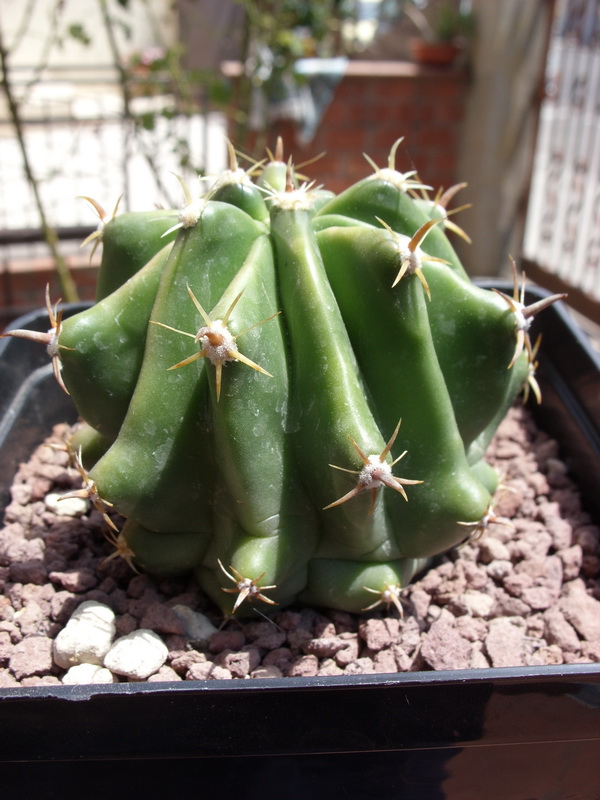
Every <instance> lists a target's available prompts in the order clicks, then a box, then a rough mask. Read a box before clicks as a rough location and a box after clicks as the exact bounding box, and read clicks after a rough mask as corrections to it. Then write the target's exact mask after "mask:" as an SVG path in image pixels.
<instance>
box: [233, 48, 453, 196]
mask: <svg viewBox="0 0 600 800" xmlns="http://www.w3.org/2000/svg"><path fill="white" fill-rule="evenodd" d="M467 89H468V76H467V73H466V71H464V70H461V69H434V68H423V67H417V66H416V65H414V64H410V63H406V62H380V61H351V62H349V64H348V68H347V71H346V74H345V76H344V77H343V78H342V80H341V81H340V83H339V84H338V86H337V88H336V91H335V94H334V97H333V100H332V102H331V104H330V106H329V107H328V109H327V111H326V113H325V115H324V117H323V119H322V122H321V125H320V127H319V130H318V131H317V134H316V136H315V137H314V139H313V140H312V141H311V142H310V143H309V144H308V145H306V146H305V147H302V146H300V145H298V143H297V142H296V141H295V140H294V131H293V127H292V126H291V125H290V124H289V123H277V124H275V125H274V126H273V128H272V129H271V130H270V131H269V135H268V145H269V146H270V147H273V146H274V142H275V140H276V137H277V135H282V136H283V138H284V141H285V143H286V152H287V155H289V154H290V153H291V155H292V156H293V159H294V161H295V162H296V163H299V162H302V161H304V160H305V159H308V158H310V157H311V156H314V155H318V154H319V153H321V152H325V156H324V157H323V158H322V159H320V160H319V162H318V163H317V164H315V165H314V166H309V167H307V168H306V173H307V174H308V175H309V176H310V177H311V178H315V179H316V180H317V181H318V183H322V184H324V185H325V186H326V188H328V189H331V190H333V191H334V192H340V191H341V190H343V189H344V188H346V187H347V186H349V185H350V184H351V183H353V182H354V181H356V180H359V179H360V178H363V177H365V175H367V174H369V173H370V171H371V168H370V167H369V165H368V164H367V162H366V161H365V159H364V157H363V155H362V154H363V153H367V155H369V156H370V157H371V158H372V159H373V160H374V161H375V162H376V163H377V164H378V165H379V166H385V165H386V164H387V158H388V153H389V151H390V147H391V146H392V144H393V143H394V142H395V141H396V139H398V138H399V137H401V136H403V137H404V142H403V143H402V145H401V146H400V148H399V150H398V157H397V159H396V167H397V168H398V169H399V170H400V171H402V172H406V171H408V170H412V169H417V170H418V171H419V174H420V176H421V178H422V180H423V181H424V182H425V183H428V184H429V185H431V186H433V187H435V188H436V189H437V188H438V187H439V186H444V187H445V188H447V187H448V186H451V185H452V184H453V183H457V182H458V181H459V179H460V176H457V174H456V166H457V160H458V149H459V145H460V136H461V126H462V122H463V117H464V106H465V96H466V93H467ZM290 143H292V144H291V145H290ZM242 149H243V147H242ZM287 155H286V157H287Z"/></svg>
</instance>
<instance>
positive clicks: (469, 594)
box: [460, 589, 496, 617]
mask: <svg viewBox="0 0 600 800" xmlns="http://www.w3.org/2000/svg"><path fill="white" fill-rule="evenodd" d="M460 599H461V601H462V603H463V604H464V606H465V608H466V609H467V611H468V612H469V614H471V615H472V616H473V617H487V615H488V614H489V613H490V611H491V610H492V607H493V605H494V603H495V602H496V601H495V599H494V598H493V597H491V596H490V595H489V594H484V592H477V591H475V590H474V589H467V591H466V592H464V593H463V594H462V595H461V598H460Z"/></svg>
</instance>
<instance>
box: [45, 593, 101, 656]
mask: <svg viewBox="0 0 600 800" xmlns="http://www.w3.org/2000/svg"><path fill="white" fill-rule="evenodd" d="M114 638H115V615H114V612H113V611H112V609H111V608H109V607H108V606H107V605H105V604H104V603H98V602H96V601H95V600H86V601H85V602H83V603H82V604H81V605H80V606H79V607H78V608H77V609H75V611H74V612H73V614H72V616H71V618H70V620H69V621H68V622H67V624H66V625H65V627H64V628H63V629H62V631H60V632H59V633H58V636H57V637H56V639H55V640H54V646H53V655H54V661H55V663H56V664H58V666H59V667H63V669H68V668H69V667H72V666H74V665H75V664H96V665H98V666H102V664H103V660H104V656H105V655H106V653H108V651H109V649H110V647H111V645H112V643H113V639H114Z"/></svg>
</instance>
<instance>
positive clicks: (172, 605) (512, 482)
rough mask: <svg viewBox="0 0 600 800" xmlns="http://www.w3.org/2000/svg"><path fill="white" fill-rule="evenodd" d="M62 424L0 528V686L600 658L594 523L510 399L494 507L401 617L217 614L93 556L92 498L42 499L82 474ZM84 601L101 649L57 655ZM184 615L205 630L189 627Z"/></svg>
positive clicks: (172, 584) (97, 526) (98, 543)
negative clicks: (71, 460)
mask: <svg viewBox="0 0 600 800" xmlns="http://www.w3.org/2000/svg"><path fill="white" fill-rule="evenodd" d="M67 430H68V429H67V428H66V426H57V427H56V428H55V429H54V431H53V435H52V437H51V438H50V439H48V440H47V441H46V442H45V443H44V444H43V445H41V446H40V447H38V448H37V450H36V451H35V452H34V453H33V455H32V457H31V459H30V461H29V462H28V463H27V464H22V465H21V466H20V468H19V471H18V472H17V475H16V476H15V479H14V484H13V487H12V502H11V503H10V505H9V506H8V507H7V509H6V514H5V521H4V525H5V527H4V528H3V529H1V530H0V591H1V592H2V594H1V596H0V687H2V688H5V687H16V686H19V685H21V686H39V685H50V684H59V683H62V682H63V681H64V682H70V683H71V682H81V683H85V682H87V683H95V682H108V681H113V682H114V681H127V680H136V681H139V680H141V679H147V680H149V681H178V680H198V679H207V678H212V679H236V678H263V677H296V676H311V675H342V674H345V673H346V674H349V673H350V674H358V673H390V672H398V671H402V672H403V671H409V670H440V669H461V668H477V669H479V668H486V667H490V666H493V667H500V666H522V665H544V664H562V663H580V662H594V661H595V662H600V580H599V576H600V531H599V529H598V527H597V526H596V525H595V524H593V523H592V521H591V519H590V517H589V515H588V514H587V513H586V512H584V511H583V510H582V509H581V504H580V498H579V494H578V492H577V490H576V488H575V486H574V484H573V483H572V481H571V479H570V478H569V476H568V474H567V470H566V467H565V465H564V463H563V462H562V461H561V460H560V458H559V451H558V445H557V443H556V442H555V441H554V440H552V439H551V438H549V437H548V436H547V435H546V434H545V433H544V432H542V431H539V430H538V429H537V428H536V426H535V424H534V422H533V420H532V418H531V417H530V415H529V414H528V412H527V411H526V410H524V409H523V408H521V407H518V408H515V409H513V410H512V411H511V413H510V414H509V416H508V417H507V418H506V420H505V421H504V423H503V424H502V425H501V427H500V430H499V432H498V434H497V436H496V438H495V440H494V442H493V444H492V447H491V448H490V451H489V461H490V462H491V463H492V464H494V465H495V466H496V467H497V468H498V469H499V471H500V474H501V475H502V476H503V479H502V487H503V488H501V490H500V491H499V492H498V495H497V498H496V504H495V510H494V515H495V517H496V518H498V519H499V522H491V523H490V524H489V526H488V528H487V529H486V530H485V531H484V532H483V534H482V535H481V536H479V537H477V536H475V537H473V538H472V540H471V541H470V542H468V543H467V544H465V545H464V546H462V547H461V548H459V549H458V550H457V551H456V552H454V553H452V554H451V555H450V556H449V557H445V558H443V559H442V560H441V563H439V565H438V566H437V567H435V568H432V569H430V570H429V571H428V572H427V573H426V574H425V575H424V576H423V577H421V579H420V580H418V581H416V582H415V583H413V584H412V585H411V586H409V587H408V588H407V589H406V591H405V593H404V598H403V605H404V615H403V618H400V616H399V614H398V611H397V610H396V609H395V608H394V607H393V606H392V607H391V608H390V609H387V608H385V607H383V606H380V607H379V608H378V609H375V610H373V611H371V612H369V613H368V614H364V615H353V614H347V613H344V612H339V611H330V610H327V609H319V610H315V609H300V608H289V609H285V610H281V611H277V612H276V613H274V614H272V616H271V618H270V620H267V619H266V618H265V617H263V616H260V615H259V614H258V613H257V614H256V616H255V618H251V619H249V620H246V621H237V620H225V621H224V620H223V619H222V618H221V617H220V616H219V612H218V611H217V610H216V609H215V607H214V606H213V605H212V604H211V603H210V601H209V600H208V599H207V598H206V597H205V596H204V595H203V594H202V592H200V591H199V590H198V589H197V588H196V587H195V586H194V585H193V584H192V583H190V582H188V581H186V580H155V579H153V578H151V577H149V576H147V575H140V574H136V573H135V572H134V571H133V570H132V569H131V567H130V566H129V565H128V564H127V563H126V562H125V561H124V560H123V559H121V558H112V559H110V560H108V561H106V559H107V557H108V556H110V555H111V553H114V548H113V547H112V545H111V544H110V543H109V542H108V541H107V540H106V539H105V537H104V536H103V532H104V531H105V530H106V525H105V523H104V521H103V519H102V517H101V515H100V514H99V513H98V511H96V510H94V509H92V510H91V511H90V510H89V508H87V507H86V506H87V505H89V504H87V502H86V501H76V502H75V503H74V504H72V507H70V508H69V507H68V506H65V505H64V504H65V503H66V502H67V501H62V503H58V504H57V503H56V498H55V495H56V494H59V495H60V494H64V493H65V492H68V491H71V490H73V489H76V488H78V487H79V486H80V484H81V479H80V476H79V474H78V473H77V471H76V470H74V469H72V468H70V467H69V466H68V457H67V454H66V452H65V451H64V450H61V449H60V446H59V447H58V448H57V447H53V446H50V445H51V444H52V443H54V444H58V445H60V442H61V440H62V437H63V436H64V435H65V433H66V431H67ZM78 503H79V508H78ZM65 510H68V511H69V514H74V515H75V516H67V515H66V514H65ZM59 511H60V514H59V513H58V512H59ZM82 511H83V512H84V513H81V512H82ZM509 521H510V522H511V524H510V525H508V524H506V523H507V522H509ZM84 601H88V602H90V601H91V603H90V605H88V606H85V607H84V609H86V608H87V609H88V610H90V609H91V611H92V612H96V611H98V610H99V612H98V613H101V615H105V616H104V617H103V620H104V619H107V617H106V615H108V617H110V620H109V621H106V623H104V622H103V624H105V626H108V628H109V629H110V630H109V633H108V634H107V635H108V638H109V642H108V644H107V647H111V650H110V654H111V655H110V656H109V655H107V656H104V655H102V654H101V655H100V656H99V657H97V658H91V657H87V656H85V657H81V658H80V657H79V656H78V655H77V654H76V655H73V656H69V657H68V658H70V661H69V662H68V663H67V662H66V661H65V657H64V656H59V657H58V658H57V655H56V654H57V643H56V642H55V639H56V637H57V636H58V634H59V632H61V631H62V630H63V629H64V628H65V626H66V623H67V622H68V621H69V620H70V619H71V617H72V615H73V612H74V611H76V609H78V608H79V606H80V605H81V604H82V603H83V602H84ZM84 609H80V612H79V613H80V614H81V613H82V612H83V610H84ZM200 615H204V616H200ZM205 618H207V619H208V620H209V621H210V622H212V624H213V625H214V628H211V627H210V624H209V623H207V622H206V620H205ZM198 623H205V624H208V627H209V633H205V634H203V635H202V636H200V634H199V633H198V632H197V631H198ZM194 626H195V627H194ZM216 629H218V630H216ZM136 631H137V632H139V633H137V634H136ZM194 631H196V633H194ZM211 631H212V632H211ZM105 632H106V631H105ZM61 637H62V638H65V635H64V634H61ZM122 637H128V638H127V639H124V638H122ZM198 637H200V638H198ZM133 640H137V642H138V645H139V644H141V645H142V647H146V648H147V653H148V656H149V660H148V661H146V660H145V655H144V654H143V653H142V655H139V656H136V657H135V659H134V660H135V661H136V663H137V666H138V667H139V665H140V664H141V663H142V662H143V663H144V665H145V664H146V663H148V664H150V666H148V667H146V668H145V671H146V673H147V672H148V670H151V674H150V675H149V677H146V675H145V673H144V670H142V671H140V669H137V671H136V669H135V668H132V669H129V668H128V667H127V666H126V665H125V666H123V663H125V662H126V659H125V662H121V661H118V660H117V659H116V656H117V655H118V654H117V650H119V648H121V650H123V648H125V647H126V646H127V645H128V643H129V642H131V641H133ZM59 641H60V638H59ZM115 641H117V644H118V645H119V647H117V648H115V645H114V642H115ZM111 642H113V644H112V646H111ZM138 652H140V651H138ZM57 660H58V661H59V662H60V663H62V665H63V666H59V665H58V663H57ZM79 661H82V662H83V665H81V664H79V666H78V662H79ZM90 661H92V662H95V663H93V664H91V665H90V663H89V662H90ZM71 665H74V666H76V667H77V669H73V667H71V668H70V669H69V668H68V667H69V666H71ZM107 667H110V669H107ZM65 676H67V678H66V679H65Z"/></svg>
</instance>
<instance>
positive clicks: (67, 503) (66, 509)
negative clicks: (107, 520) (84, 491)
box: [44, 493, 90, 517]
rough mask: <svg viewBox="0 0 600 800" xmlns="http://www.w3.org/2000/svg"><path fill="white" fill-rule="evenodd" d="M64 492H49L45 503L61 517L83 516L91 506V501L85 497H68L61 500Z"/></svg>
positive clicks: (49, 509)
mask: <svg viewBox="0 0 600 800" xmlns="http://www.w3.org/2000/svg"><path fill="white" fill-rule="evenodd" d="M61 497H63V495H62V494H55V493H53V494H48V495H46V497H45V499H44V505H45V506H46V508H47V509H48V511H53V512H54V513H55V514H58V515H59V516H60V517H81V516H82V515H83V514H85V513H87V511H89V508H90V501H89V500H87V499H86V498H85V497H67V498H65V499H64V500H61Z"/></svg>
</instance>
